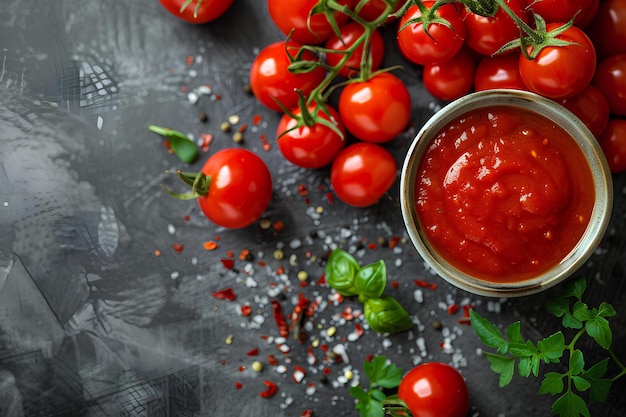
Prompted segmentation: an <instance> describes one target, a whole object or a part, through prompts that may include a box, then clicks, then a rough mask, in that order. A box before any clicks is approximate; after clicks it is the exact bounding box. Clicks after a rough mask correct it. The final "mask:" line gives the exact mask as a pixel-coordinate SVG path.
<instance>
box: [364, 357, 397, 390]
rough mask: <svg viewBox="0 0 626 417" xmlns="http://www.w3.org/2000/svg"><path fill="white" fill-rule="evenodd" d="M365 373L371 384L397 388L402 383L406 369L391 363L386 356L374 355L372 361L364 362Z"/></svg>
mask: <svg viewBox="0 0 626 417" xmlns="http://www.w3.org/2000/svg"><path fill="white" fill-rule="evenodd" d="M363 369H364V370H365V375H367V377H368V378H369V380H370V384H374V385H377V386H379V387H383V388H395V387H397V386H398V385H400V381H402V375H404V371H403V370H402V369H400V368H398V367H397V366H395V365H394V364H393V363H390V362H389V361H388V360H387V358H385V357H384V356H374V357H373V358H372V360H371V361H369V362H368V361H365V362H364V363H363Z"/></svg>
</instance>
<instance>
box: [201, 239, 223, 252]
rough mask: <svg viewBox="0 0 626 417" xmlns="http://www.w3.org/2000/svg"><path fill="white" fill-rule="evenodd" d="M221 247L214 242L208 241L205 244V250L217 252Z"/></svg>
mask: <svg viewBox="0 0 626 417" xmlns="http://www.w3.org/2000/svg"><path fill="white" fill-rule="evenodd" d="M219 247H220V245H218V244H217V243H216V242H214V241H212V240H208V241H206V242H204V250H209V251H211V250H215V249H217V248H219Z"/></svg>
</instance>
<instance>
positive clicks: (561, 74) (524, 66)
mask: <svg viewBox="0 0 626 417" xmlns="http://www.w3.org/2000/svg"><path fill="white" fill-rule="evenodd" d="M561 25H562V24H560V23H548V24H547V25H546V28H547V30H548V31H550V30H553V29H555V28H557V27H560V26H561ZM557 39H560V40H565V41H569V42H572V44H570V45H567V46H548V47H545V48H543V49H542V50H541V52H539V55H537V57H536V58H535V59H527V58H526V57H524V55H523V54H520V58H519V69H520V74H521V76H522V80H523V81H524V84H525V85H526V87H528V89H529V90H530V91H533V92H535V93H537V94H540V95H542V96H544V97H548V98H552V99H562V98H567V97H572V96H575V95H576V94H578V93H580V92H581V91H583V89H584V88H585V87H587V85H589V83H590V82H591V80H592V78H593V75H594V72H595V70H596V53H595V49H594V47H593V44H592V43H591V40H590V39H589V38H588V37H587V35H585V32H583V31H582V30H581V29H579V28H578V27H576V26H572V27H570V28H568V29H567V30H565V31H563V32H562V33H561V34H559V35H558V36H557ZM530 50H532V47H529V51H530Z"/></svg>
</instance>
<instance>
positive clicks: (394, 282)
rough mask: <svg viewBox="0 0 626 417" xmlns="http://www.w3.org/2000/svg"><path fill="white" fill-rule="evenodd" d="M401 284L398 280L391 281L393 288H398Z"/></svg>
mask: <svg viewBox="0 0 626 417" xmlns="http://www.w3.org/2000/svg"><path fill="white" fill-rule="evenodd" d="M399 286H400V283H399V282H398V281H391V287H392V288H394V289H395V288H398V287H399Z"/></svg>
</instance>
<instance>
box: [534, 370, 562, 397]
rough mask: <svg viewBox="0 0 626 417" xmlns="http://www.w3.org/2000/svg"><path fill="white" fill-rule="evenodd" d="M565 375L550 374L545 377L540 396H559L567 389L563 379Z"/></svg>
mask: <svg viewBox="0 0 626 417" xmlns="http://www.w3.org/2000/svg"><path fill="white" fill-rule="evenodd" d="M564 377H565V374H560V373H558V372H548V373H546V374H545V375H544V376H543V381H541V386H540V387H539V393H540V394H550V395H558V394H560V393H562V392H563V390H564V389H565V384H564V383H563V378H564Z"/></svg>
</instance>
